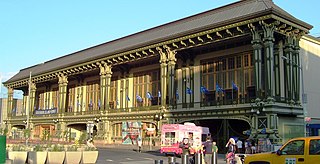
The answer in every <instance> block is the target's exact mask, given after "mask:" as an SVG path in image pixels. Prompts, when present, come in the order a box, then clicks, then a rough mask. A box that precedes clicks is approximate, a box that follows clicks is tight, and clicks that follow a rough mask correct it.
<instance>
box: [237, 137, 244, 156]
mask: <svg viewBox="0 0 320 164" xmlns="http://www.w3.org/2000/svg"><path fill="white" fill-rule="evenodd" d="M237 151H238V153H243V149H242V141H241V140H240V139H238V141H237Z"/></svg>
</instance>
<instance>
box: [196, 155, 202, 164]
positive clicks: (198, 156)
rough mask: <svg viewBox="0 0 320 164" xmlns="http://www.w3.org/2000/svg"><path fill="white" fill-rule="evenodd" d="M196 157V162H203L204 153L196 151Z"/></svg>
mask: <svg viewBox="0 0 320 164" xmlns="http://www.w3.org/2000/svg"><path fill="white" fill-rule="evenodd" d="M194 159H195V164H202V154H201V153H196V154H195V158H194Z"/></svg>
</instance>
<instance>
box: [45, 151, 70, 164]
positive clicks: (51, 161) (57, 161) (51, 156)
mask: <svg viewBox="0 0 320 164" xmlns="http://www.w3.org/2000/svg"><path fill="white" fill-rule="evenodd" d="M65 156H66V152H65V151H48V156H47V164H62V163H63V161H64V158H65Z"/></svg>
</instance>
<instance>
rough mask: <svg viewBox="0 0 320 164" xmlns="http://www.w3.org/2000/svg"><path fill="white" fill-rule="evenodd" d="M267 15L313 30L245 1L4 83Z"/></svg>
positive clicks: (264, 0) (262, 1)
mask: <svg viewBox="0 0 320 164" xmlns="http://www.w3.org/2000/svg"><path fill="white" fill-rule="evenodd" d="M267 14H274V15H277V16H279V17H281V18H283V19H286V20H288V21H290V22H294V23H295V24H298V25H299V26H301V27H303V28H306V29H311V28H312V26H311V25H309V24H307V23H305V22H303V21H300V20H298V19H296V18H295V17H293V16H292V15H290V14H289V13H287V12H286V11H284V10H283V9H281V8H280V7H278V6H277V5H275V4H274V3H273V2H272V0H242V1H238V2H235V3H231V4H229V5H225V6H222V7H219V8H216V9H212V10H209V11H206V12H203V13H199V14H196V15H193V16H190V17H186V18H183V19H180V20H177V21H173V22H170V23H167V24H164V25H161V26H157V27H154V28H151V29H148V30H145V31H141V32H138V33H135V34H132V35H129V36H126V37H123V38H119V39H116V40H113V41H110V42H106V43H103V44H100V45H97V46H94V47H90V48H88V49H84V50H81V51H78V52H74V53H71V54H68V55H65V56H62V57H59V58H56V59H53V60H50V61H47V62H45V63H42V64H38V65H35V66H31V67H28V68H25V69H22V70H20V72H19V73H17V74H16V75H14V76H13V77H12V78H11V79H9V80H8V81H6V82H5V83H10V82H14V81H17V80H22V79H25V78H28V77H29V73H30V71H31V72H32V75H33V76H34V75H40V74H42V73H47V72H50V71H54V70H58V69H61V68H65V67H68V66H72V65H75V64H80V63H83V62H86V61H90V60H93V59H99V58H102V57H106V56H110V55H113V54H116V53H119V52H125V51H128V50H131V49H135V48H139V47H143V46H146V45H150V44H154V43H158V42H162V41H165V40H169V39H173V38H177V37H181V36H183V35H186V34H192V33H195V32H199V31H202V30H207V29H212V28H216V27H220V26H223V25H227V24H231V23H235V22H239V21H243V20H247V19H251V18H255V17H258V16H262V15H267Z"/></svg>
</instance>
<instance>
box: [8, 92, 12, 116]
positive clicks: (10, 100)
mask: <svg viewBox="0 0 320 164" xmlns="http://www.w3.org/2000/svg"><path fill="white" fill-rule="evenodd" d="M7 89H8V100H7V101H8V103H7V114H8V117H11V116H12V109H13V108H12V107H13V88H10V87H7Z"/></svg>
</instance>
